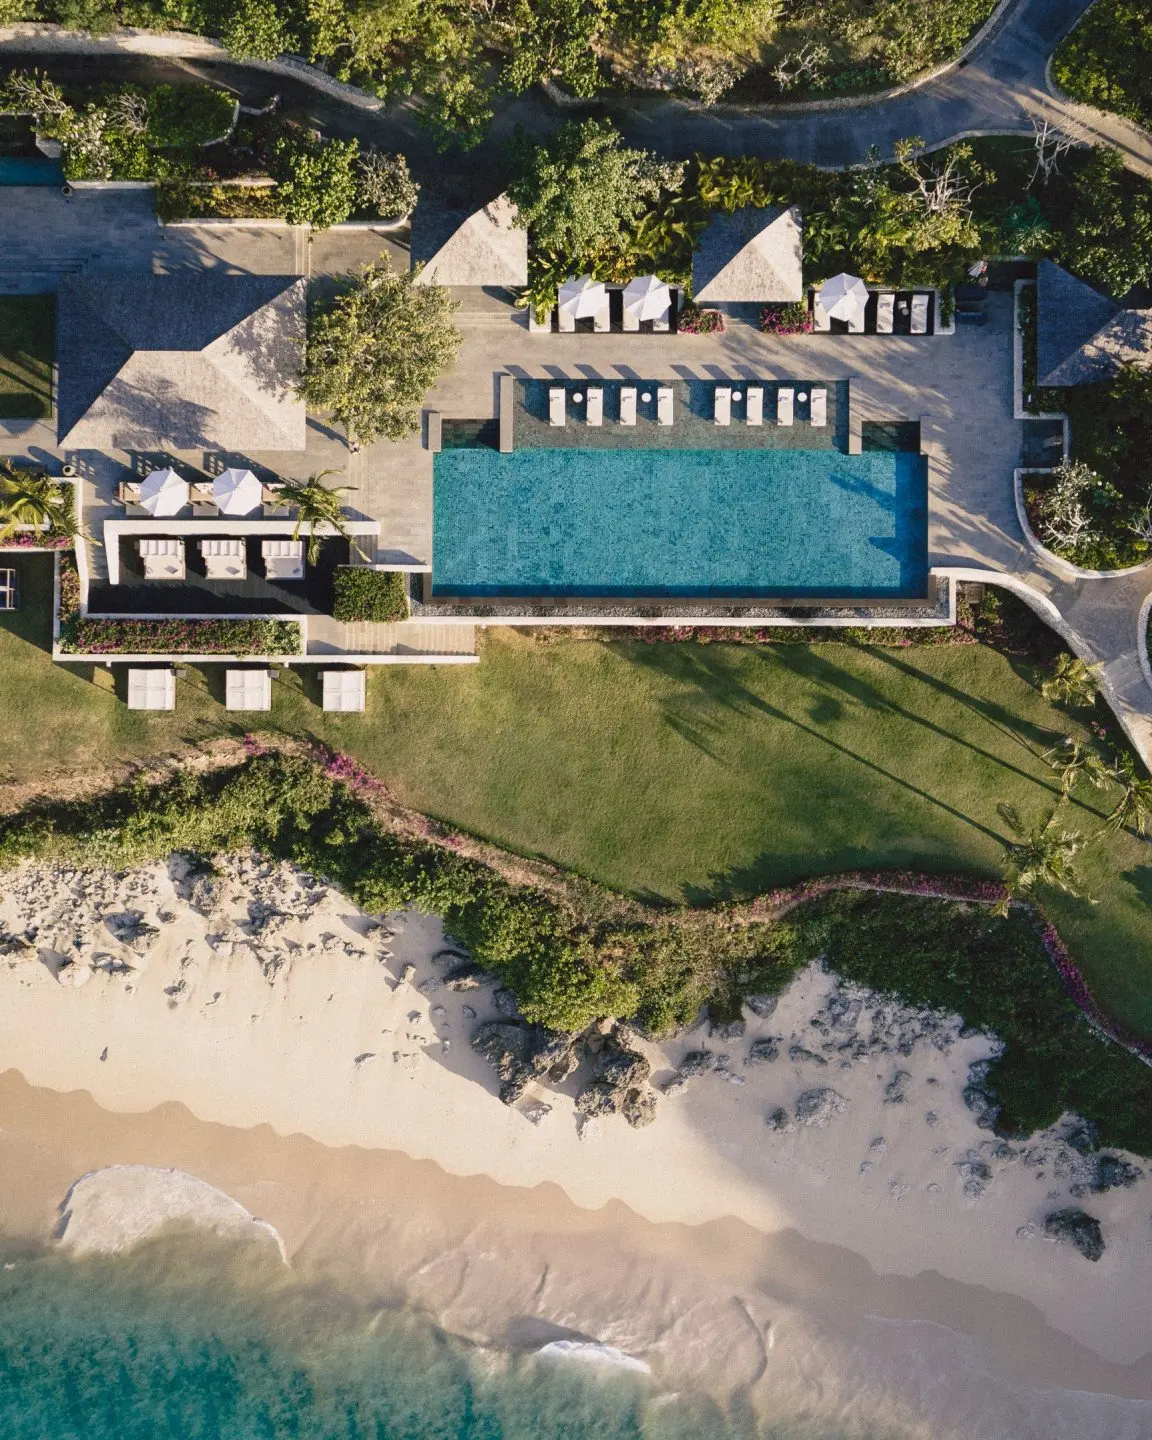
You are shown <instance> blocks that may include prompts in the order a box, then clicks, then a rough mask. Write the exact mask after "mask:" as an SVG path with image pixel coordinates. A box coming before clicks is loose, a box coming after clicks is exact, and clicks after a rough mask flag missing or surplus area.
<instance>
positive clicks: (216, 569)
mask: <svg viewBox="0 0 1152 1440" xmlns="http://www.w3.org/2000/svg"><path fill="white" fill-rule="evenodd" d="M200 558H201V559H202V560H203V561H204V572H205V574H206V575H207V576H208V579H209V580H242V579H243V578H244V576H245V575H247V573H248V547H247V546H246V545H245V543H244V541H243V540H239V539H235V538H233V539H228V540H201V541H200Z"/></svg>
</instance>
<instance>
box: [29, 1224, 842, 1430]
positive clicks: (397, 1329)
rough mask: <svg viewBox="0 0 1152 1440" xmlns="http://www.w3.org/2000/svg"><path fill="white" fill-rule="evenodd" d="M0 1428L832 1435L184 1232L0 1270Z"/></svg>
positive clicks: (35, 1258)
mask: <svg viewBox="0 0 1152 1440" xmlns="http://www.w3.org/2000/svg"><path fill="white" fill-rule="evenodd" d="M12 1258H13V1257H12V1256H11V1254H10V1253H9V1263H11V1260H12ZM862 1433H864V1432H854V1435H857V1436H858V1435H860V1434H862ZM0 1435H2V1436H3V1437H4V1440H282V1437H292V1440H762V1437H772V1440H786V1437H787V1440H792V1437H796V1440H835V1436H834V1435H833V1432H830V1431H828V1430H826V1429H824V1428H820V1427H816V1428H813V1427H812V1426H810V1425H807V1424H805V1425H803V1426H798V1427H796V1428H793V1427H791V1426H788V1427H785V1428H784V1429H780V1428H773V1429H770V1430H767V1431H765V1430H762V1429H761V1428H759V1427H758V1426H757V1424H756V1422H755V1421H754V1420H753V1419H752V1417H751V1416H750V1415H749V1414H748V1413H747V1409H746V1407H745V1406H744V1405H743V1403H742V1402H741V1401H740V1400H738V1399H737V1400H736V1401H734V1402H732V1404H731V1405H730V1406H729V1407H727V1408H726V1409H725V1410H724V1411H721V1409H720V1408H718V1407H717V1405H716V1404H714V1403H713V1402H712V1401H711V1400H709V1399H707V1398H705V1397H701V1396H693V1395H691V1394H685V1393H681V1394H677V1395H669V1394H667V1393H660V1392H659V1391H658V1390H657V1389H656V1387H655V1386H654V1385H653V1383H652V1382H651V1381H650V1380H649V1379H648V1378H647V1377H643V1376H638V1377H637V1376H617V1377H614V1378H612V1377H609V1378H605V1377H604V1376H602V1375H601V1374H597V1373H589V1372H588V1371H587V1369H586V1368H585V1367H582V1366H574V1365H572V1364H571V1362H569V1363H567V1364H565V1363H563V1362H548V1361H544V1360H539V1359H535V1358H533V1357H532V1356H531V1355H519V1356H513V1355H510V1354H504V1353H502V1352H493V1351H483V1350H477V1349H475V1348H472V1347H469V1346H467V1345H464V1344H462V1343H459V1342H456V1341H454V1340H451V1339H449V1338H448V1337H446V1336H444V1335H443V1334H442V1333H441V1332H439V1331H438V1330H436V1329H435V1327H434V1326H432V1325H430V1324H429V1323H427V1322H426V1321H425V1320H424V1319H422V1318H421V1317H420V1316H419V1315H416V1314H414V1313H412V1312H410V1311H404V1310H399V1309H396V1308H389V1307H388V1306H387V1305H386V1304H385V1303H384V1302H383V1301H382V1300H381V1299H380V1298H379V1297H372V1296H356V1297H353V1296H352V1295H350V1294H348V1293H345V1292H344V1291H342V1290H341V1291H337V1290H336V1289H334V1288H333V1287H332V1286H331V1285H329V1284H323V1283H318V1282H314V1283H305V1282H303V1281H302V1280H301V1279H300V1278H299V1277H297V1276H294V1275H293V1274H292V1273H291V1272H289V1271H287V1270H285V1269H284V1267H282V1266H281V1265H280V1264H279V1262H278V1260H277V1259H276V1258H274V1257H273V1256H272V1255H271V1254H270V1252H269V1249H268V1247H239V1248H237V1247H231V1246H224V1245H222V1244H221V1243H220V1242H215V1241H212V1242H207V1241H203V1242H202V1241H198V1240H193V1239H187V1240H185V1239H181V1240H167V1241H154V1242H151V1243H148V1244H145V1245H143V1246H140V1247H138V1248H137V1249H136V1250H135V1251H133V1252H132V1253H131V1254H130V1255H128V1256H124V1257H110V1258H99V1259H85V1260H71V1259H69V1258H67V1257H65V1256H64V1255H61V1254H57V1253H45V1254H36V1255H25V1256H23V1257H21V1258H19V1259H18V1260H17V1261H16V1264H15V1268H12V1269H7V1268H6V1269H5V1270H4V1271H3V1272H0Z"/></svg>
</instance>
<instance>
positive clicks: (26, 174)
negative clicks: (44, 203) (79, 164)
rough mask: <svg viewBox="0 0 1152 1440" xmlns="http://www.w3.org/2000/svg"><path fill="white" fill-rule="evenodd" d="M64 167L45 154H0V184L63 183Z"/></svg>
mask: <svg viewBox="0 0 1152 1440" xmlns="http://www.w3.org/2000/svg"><path fill="white" fill-rule="evenodd" d="M63 183H64V167H63V166H62V165H61V164H60V162H59V160H49V159H48V157H47V156H45V155H0V185H63Z"/></svg>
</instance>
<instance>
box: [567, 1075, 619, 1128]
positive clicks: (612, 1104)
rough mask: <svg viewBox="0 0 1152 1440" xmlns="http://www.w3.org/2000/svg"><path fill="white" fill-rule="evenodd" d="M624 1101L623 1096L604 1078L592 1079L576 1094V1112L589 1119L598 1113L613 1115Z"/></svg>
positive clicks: (598, 1114)
mask: <svg viewBox="0 0 1152 1440" xmlns="http://www.w3.org/2000/svg"><path fill="white" fill-rule="evenodd" d="M623 1103H624V1096H623V1095H622V1094H621V1093H620V1092H619V1091H618V1090H617V1089H616V1088H615V1087H614V1086H612V1085H609V1084H608V1082H607V1081H606V1080H593V1081H591V1082H590V1083H589V1084H587V1085H585V1087H584V1088H583V1090H581V1091H580V1093H579V1095H577V1096H576V1113H577V1114H578V1115H583V1116H584V1118H585V1119H587V1120H591V1119H594V1118H596V1117H597V1116H600V1115H615V1114H617V1113H618V1111H619V1110H620V1108H621V1106H622V1105H623Z"/></svg>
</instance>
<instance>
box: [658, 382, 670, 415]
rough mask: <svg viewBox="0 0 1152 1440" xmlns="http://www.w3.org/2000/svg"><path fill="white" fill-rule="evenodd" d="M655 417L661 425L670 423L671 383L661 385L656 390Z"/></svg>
mask: <svg viewBox="0 0 1152 1440" xmlns="http://www.w3.org/2000/svg"><path fill="white" fill-rule="evenodd" d="M656 419H657V421H658V423H659V424H661V425H671V424H672V419H673V405H672V387H671V385H661V386H660V388H659V389H658V390H657V391H656Z"/></svg>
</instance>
